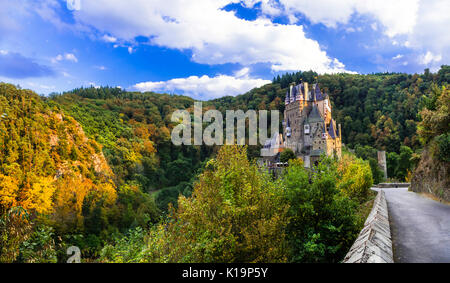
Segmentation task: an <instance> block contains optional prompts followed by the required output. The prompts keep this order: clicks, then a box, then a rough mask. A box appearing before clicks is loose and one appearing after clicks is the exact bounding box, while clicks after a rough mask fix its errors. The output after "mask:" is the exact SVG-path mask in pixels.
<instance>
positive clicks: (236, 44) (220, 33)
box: [74, 0, 345, 73]
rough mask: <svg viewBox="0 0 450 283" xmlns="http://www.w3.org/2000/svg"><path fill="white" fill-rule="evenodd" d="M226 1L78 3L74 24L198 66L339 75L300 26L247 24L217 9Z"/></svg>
mask: <svg viewBox="0 0 450 283" xmlns="http://www.w3.org/2000/svg"><path fill="white" fill-rule="evenodd" d="M232 2H239V1H230V0H196V1H189V0H152V1H147V0H129V1H121V0H97V1H83V2H82V9H81V10H79V11H74V16H75V19H76V20H77V22H78V23H80V24H83V25H85V26H89V27H93V28H95V30H96V31H100V32H103V33H104V34H106V35H107V36H104V37H103V40H109V41H110V39H112V38H114V39H120V40H123V41H129V42H132V41H133V40H134V38H136V37H137V36H145V37H148V38H150V42H151V43H152V44H154V45H158V46H164V47H168V48H173V49H180V50H191V51H192V60H193V61H194V62H197V63H202V64H210V65H214V64H224V63H239V64H241V65H244V66H248V65H252V64H255V63H269V64H270V65H271V66H272V69H273V70H275V71H286V70H309V69H312V70H316V71H318V72H321V73H324V72H343V71H345V66H344V65H343V64H342V63H341V62H339V61H338V60H337V59H336V58H330V57H329V56H328V55H327V54H326V52H325V51H323V50H321V48H320V46H319V43H318V42H317V41H315V40H312V39H310V38H307V37H306V35H305V32H304V30H303V28H302V26H298V25H281V24H275V23H273V22H272V21H270V20H269V19H266V18H258V19H256V20H254V21H248V20H244V19H240V18H238V17H236V15H235V14H234V12H228V11H225V10H223V9H222V8H223V7H224V6H226V5H227V4H230V3H232Z"/></svg>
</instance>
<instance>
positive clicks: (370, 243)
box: [343, 191, 394, 263]
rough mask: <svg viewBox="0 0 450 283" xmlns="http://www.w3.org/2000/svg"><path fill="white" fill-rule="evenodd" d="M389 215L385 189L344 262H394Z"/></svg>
mask: <svg viewBox="0 0 450 283" xmlns="http://www.w3.org/2000/svg"><path fill="white" fill-rule="evenodd" d="M393 262H394V259H393V253H392V241H391V231H390V227H389V215H388V210H387V203H386V197H385V195H384V191H379V192H378V195H377V197H376V198H375V200H374V203H373V207H372V211H371V212H370V214H369V216H368V217H367V219H366V222H365V223H364V228H363V229H362V230H361V232H360V233H359V236H358V238H357V239H356V241H355V243H353V246H352V247H351V248H350V251H349V252H348V253H347V255H346V256H345V258H344V260H343V263H393Z"/></svg>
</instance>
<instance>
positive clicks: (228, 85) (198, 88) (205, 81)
mask: <svg viewBox="0 0 450 283" xmlns="http://www.w3.org/2000/svg"><path fill="white" fill-rule="evenodd" d="M247 72H248V70H246V69H243V70H241V71H239V72H237V75H240V76H241V77H233V76H227V75H218V76H215V77H209V76H206V75H204V76H201V77H198V76H190V77H188V78H178V79H172V80H168V81H160V82H142V83H138V84H136V85H134V86H133V87H132V88H133V89H135V90H138V91H157V92H168V93H177V94H184V95H188V96H191V97H193V98H195V99H200V100H208V99H214V98H218V97H222V96H225V95H232V96H235V95H238V94H242V93H245V92H247V91H249V90H251V89H252V88H255V87H260V86H263V85H265V84H268V83H270V82H271V81H269V80H263V79H252V78H249V77H248V73H247Z"/></svg>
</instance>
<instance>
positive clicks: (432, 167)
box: [411, 148, 450, 201]
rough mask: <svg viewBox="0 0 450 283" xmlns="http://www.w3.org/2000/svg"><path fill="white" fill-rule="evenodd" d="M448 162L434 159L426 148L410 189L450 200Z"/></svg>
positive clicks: (449, 170) (449, 166)
mask: <svg viewBox="0 0 450 283" xmlns="http://www.w3.org/2000/svg"><path fill="white" fill-rule="evenodd" d="M449 173H450V163H449V162H443V161H439V160H436V159H435V158H433V157H432V154H431V153H430V150H429V149H428V148H426V149H425V150H424V151H423V152H422V157H421V159H420V162H419V164H418V165H417V168H416V170H415V171H414V176H413V178H412V180H411V190H412V191H414V192H423V193H430V194H432V195H434V196H436V197H438V198H440V199H443V200H445V201H450V176H449Z"/></svg>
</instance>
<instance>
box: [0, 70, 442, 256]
mask: <svg viewBox="0 0 450 283" xmlns="http://www.w3.org/2000/svg"><path fill="white" fill-rule="evenodd" d="M300 81H307V82H310V83H315V82H318V83H319V84H320V87H321V89H323V90H324V91H325V92H326V93H328V94H329V95H330V99H331V102H332V107H333V116H334V118H335V119H336V121H337V123H341V124H342V126H343V130H342V134H343V142H344V143H345V145H346V150H345V152H344V156H343V158H342V159H341V160H333V159H330V158H326V157H323V159H322V162H321V163H320V164H319V165H318V166H317V167H316V168H314V170H313V171H308V170H306V169H304V168H303V166H302V164H301V160H296V159H292V157H288V156H286V157H285V158H286V159H287V160H289V164H290V166H289V167H288V168H287V169H286V170H285V172H284V173H283V175H282V176H281V177H280V178H279V179H277V180H273V179H272V178H271V177H270V176H268V175H267V174H265V173H264V172H261V170H258V168H257V166H256V165H255V160H254V159H255V157H257V156H258V154H259V147H257V146H249V147H237V146H223V147H217V146H213V147H211V146H204V145H202V146H174V145H173V144H172V142H171V139H170V133H171V130H172V129H173V127H174V126H175V124H174V123H173V122H171V114H172V112H173V111H174V110H176V109H187V110H188V111H192V107H193V103H194V100H192V99H191V98H188V97H184V96H177V95H167V94H157V93H149V92H147V93H137V92H128V91H124V90H122V89H120V88H110V87H102V88H94V87H91V88H80V89H75V90H73V91H70V92H67V93H62V94H52V95H50V96H49V97H40V96H38V95H36V94H34V93H33V92H32V91H29V90H22V89H20V88H17V87H15V86H12V85H9V84H3V83H2V84H0V115H1V116H0V146H1V148H0V214H1V216H0V233H1V235H0V236H1V237H0V242H1V243H0V244H1V248H0V261H1V262H56V261H65V260H66V258H67V256H66V254H65V251H66V249H67V247H69V246H73V245H75V246H78V247H80V248H81V251H82V258H83V260H84V261H88V262H89V261H101V262H148V261H151V262H242V261H244V262H247V261H248V262H339V261H340V260H342V258H343V256H344V255H345V253H346V252H347V250H348V248H349V247H350V246H351V244H352V242H353V241H354V239H355V238H356V236H357V234H358V233H359V230H360V228H361V227H362V224H363V222H364V219H365V215H366V213H367V208H370V199H371V198H372V197H373V196H372V194H371V193H370V190H369V188H370V186H371V185H372V183H378V182H380V181H382V180H383V175H382V173H381V172H380V170H379V168H378V166H377V161H376V151H377V150H379V149H382V150H386V151H387V162H388V177H389V178H391V179H396V180H400V181H404V180H409V179H410V178H411V172H413V170H414V168H415V166H416V164H417V163H418V162H419V160H420V156H421V154H422V150H423V148H424V146H428V147H430V148H432V149H430V150H434V151H433V152H440V153H444V154H445V153H446V152H448V147H449V146H448V143H449V142H448V124H449V123H447V122H448V120H445V119H448V105H447V104H448V95H447V94H448V91H447V92H446V91H445V90H446V86H447V84H448V83H449V81H450V67H449V66H442V68H441V69H440V70H439V71H438V72H437V73H430V72H429V71H428V70H425V72H424V74H414V75H409V74H372V75H350V74H335V75H318V74H316V73H314V72H297V73H293V74H286V75H283V76H281V77H276V78H274V80H273V83H272V84H268V85H266V86H263V87H261V88H256V89H253V90H251V91H249V92H248V93H246V94H243V95H239V96H236V97H230V96H226V97H223V98H220V99H216V100H211V101H206V102H204V110H207V109H212V108H215V109H218V110H220V111H221V112H225V110H228V109H242V110H244V111H245V110H247V109H267V110H270V109H276V110H280V111H283V110H284V96H285V94H286V90H287V87H288V86H289V84H290V83H292V82H297V83H298V82H300ZM442 89H443V90H442ZM442 93H444V94H442ZM445 103H447V104H445ZM443 104H444V105H447V106H446V107H447V108H445V109H443V108H441V105H443ZM427 110H428V111H429V112H427ZM430 111H431V112H432V111H437V112H436V113H438V114H436V115H432V114H429V113H431V112H430ZM446 115H447V116H446ZM442 116H443V117H444V118H442V119H441V120H443V121H441V120H439V119H438V118H439V117H442ZM435 117H438V118H435ZM445 117H447V118H445ZM437 120H439V121H440V122H439V123H441V124H444V126H443V127H444V129H441V128H442V127H441V128H438V129H437V130H434V132H432V133H431V134H430V130H427V129H435V127H434V123H435V121H437ZM419 123H420V124H419ZM445 123H447V124H446V127H447V128H445ZM418 125H419V127H418ZM439 125H440V124H439ZM436 148H437V149H436ZM435 154H436V153H435ZM441 155H442V154H436V156H441ZM446 156H448V154H447V155H446ZM443 162H448V160H447V161H445V160H444V161H443Z"/></svg>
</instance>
